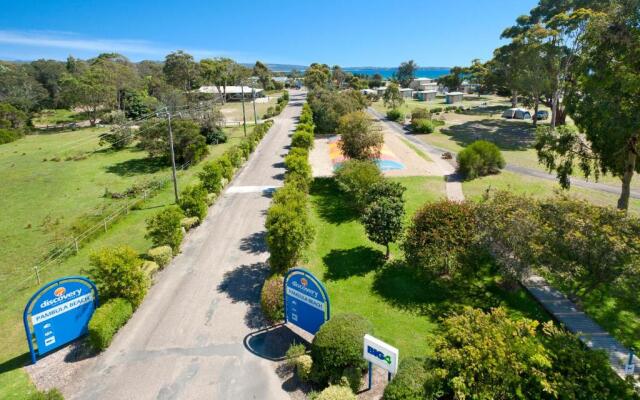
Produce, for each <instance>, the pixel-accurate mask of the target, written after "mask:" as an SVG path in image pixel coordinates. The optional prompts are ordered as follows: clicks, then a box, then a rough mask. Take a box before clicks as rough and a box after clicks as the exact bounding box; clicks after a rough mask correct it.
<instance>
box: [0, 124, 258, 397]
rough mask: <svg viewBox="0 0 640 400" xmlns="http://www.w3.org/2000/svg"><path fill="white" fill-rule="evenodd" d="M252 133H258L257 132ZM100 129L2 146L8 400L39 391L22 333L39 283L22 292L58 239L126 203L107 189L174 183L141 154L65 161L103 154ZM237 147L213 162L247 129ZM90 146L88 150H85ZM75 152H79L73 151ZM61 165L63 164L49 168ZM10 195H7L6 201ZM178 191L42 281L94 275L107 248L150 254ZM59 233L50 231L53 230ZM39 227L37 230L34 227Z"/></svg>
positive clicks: (2, 385)
mask: <svg viewBox="0 0 640 400" xmlns="http://www.w3.org/2000/svg"><path fill="white" fill-rule="evenodd" d="M249 129H252V128H249ZM99 132H100V131H99V130H98V129H84V130H79V131H75V132H68V133H60V134H55V135H41V136H28V137H26V138H24V139H22V140H20V141H17V142H14V143H11V144H7V145H2V146H0V165H2V166H3V167H4V168H9V171H11V173H9V174H7V175H6V176H5V181H4V186H3V187H4V188H6V189H7V190H6V192H5V191H4V190H3V196H1V197H0V205H1V206H2V207H4V209H5V210H8V212H7V214H6V215H11V217H12V218H7V219H3V223H2V224H1V225H0V237H1V238H2V242H3V243H7V245H5V246H2V247H1V248H0V260H1V262H0V277H1V280H0V289H2V291H1V292H2V294H0V298H1V299H2V306H0V325H1V326H2V327H3V328H4V329H3V333H4V334H3V336H2V339H0V398H1V399H5V398H7V399H14V398H15V399H21V398H23V397H25V396H26V395H27V394H28V393H29V392H30V391H31V390H33V387H32V386H31V384H30V383H29V380H28V378H27V376H26V374H25V373H24V372H23V370H22V368H20V367H21V366H22V365H24V363H25V362H26V361H27V352H28V348H27V343H26V340H25V337H24V328H23V326H22V309H23V307H24V305H25V303H26V301H27V299H28V297H29V296H30V295H31V294H32V293H33V292H34V291H35V289H36V288H37V285H36V282H35V280H34V279H30V280H28V282H26V283H24V284H20V281H22V280H23V278H24V277H25V276H28V275H29V274H31V273H32V270H31V267H32V266H33V263H34V262H35V260H38V259H39V257H40V256H41V255H42V254H44V253H46V251H47V249H48V248H49V247H48V246H50V245H51V242H52V241H55V239H56V237H57V235H62V234H64V233H68V232H69V226H70V224H71V223H72V222H73V221H74V220H75V219H76V218H77V217H79V216H83V215H86V213H92V212H96V211H97V210H102V209H104V208H107V209H110V207H111V206H112V205H113V203H119V202H122V201H123V200H111V199H105V198H103V197H102V196H103V194H104V191H105V188H108V189H109V190H111V191H122V190H124V189H126V188H128V187H130V186H131V185H132V184H134V183H139V182H141V181H145V180H149V179H153V178H158V177H164V176H167V177H169V176H170V169H168V168H167V167H164V166H158V165H156V163H153V162H149V161H148V160H147V159H146V153H144V152H140V151H137V150H135V149H133V148H130V149H125V150H122V151H120V152H112V151H104V152H97V153H93V154H90V155H88V156H87V158H85V159H81V160H79V161H64V159H65V158H66V157H67V156H72V157H73V156H76V155H78V154H79V155H82V154H87V153H88V152H90V151H93V150H94V149H95V148H97V142H98V139H97V136H98V134H99ZM227 134H228V135H229V136H230V140H229V142H228V143H226V144H222V145H217V146H211V147H210V154H209V156H208V159H215V158H216V157H218V156H219V155H220V154H222V152H224V150H225V149H227V148H228V147H230V146H231V145H233V144H234V143H237V142H239V140H240V138H241V136H242V135H243V131H242V128H233V129H227ZM85 140H86V142H85ZM72 146H74V147H72ZM53 157H59V158H60V159H61V160H63V161H59V162H54V161H42V160H43V159H44V158H47V159H49V158H53ZM201 166H202V163H200V164H198V165H197V166H194V167H192V168H189V169H187V170H184V171H181V172H179V174H178V182H179V186H180V187H184V186H185V185H187V184H189V183H190V182H193V181H195V180H196V179H197V173H198V172H199V171H200V169H201ZM4 193H6V195H4ZM173 202H174V199H173V188H172V186H171V185H169V184H167V185H165V187H164V188H163V189H162V190H160V191H159V192H158V193H157V194H156V195H155V196H154V197H152V198H151V199H149V200H147V201H146V202H144V203H143V205H142V206H141V207H140V209H138V210H132V211H131V212H130V213H129V214H128V215H126V216H124V217H123V218H121V219H120V220H118V221H117V222H116V223H115V224H114V225H112V226H110V227H109V230H108V231H107V232H106V233H103V234H101V235H100V236H98V237H96V238H95V239H94V240H93V241H91V242H88V243H87V244H86V245H85V246H83V247H81V248H80V251H79V252H78V254H77V255H74V256H72V257H70V258H67V259H66V260H64V261H62V262H61V263H59V264H54V265H52V266H51V267H49V268H48V269H45V270H44V271H42V273H41V279H42V281H43V282H47V281H50V280H52V279H55V278H58V277H61V276H65V275H70V274H78V273H82V271H83V270H85V269H86V268H87V267H88V257H89V254H91V252H92V251H94V250H96V249H100V248H102V247H105V246H112V245H120V244H124V243H126V244H128V245H130V246H132V247H134V248H135V249H136V250H137V251H139V252H141V253H144V252H146V250H147V249H148V248H149V247H150V245H151V244H150V242H149V241H148V240H147V239H145V238H144V235H145V226H146V225H145V220H146V219H147V218H148V217H150V216H151V215H153V214H155V213H156V212H158V211H159V210H160V209H161V208H162V207H166V206H168V205H171V204H173ZM43 221H58V222H57V223H54V224H53V226H54V228H51V229H49V228H48V226H49V225H51V222H47V223H43ZM29 224H31V227H30V228H27V226H28V225H29Z"/></svg>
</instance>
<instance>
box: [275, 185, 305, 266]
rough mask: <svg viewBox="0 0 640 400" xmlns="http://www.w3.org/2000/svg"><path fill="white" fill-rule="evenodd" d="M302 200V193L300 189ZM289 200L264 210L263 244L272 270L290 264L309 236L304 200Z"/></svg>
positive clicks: (293, 261) (296, 260)
mask: <svg viewBox="0 0 640 400" xmlns="http://www.w3.org/2000/svg"><path fill="white" fill-rule="evenodd" d="M302 195H303V196H304V198H305V200H306V194H305V193H302ZM305 200H303V201H301V202H300V203H301V204H300V205H299V206H297V207H294V205H293V204H279V203H274V204H272V205H271V207H269V210H268V211H267V221H266V223H265V227H266V229H267V237H266V241H267V247H268V248H269V252H270V254H271V255H270V257H269V265H270V266H271V269H272V271H273V272H275V273H284V272H286V271H287V270H288V269H290V268H293V267H294V266H295V264H296V263H297V262H298V260H299V259H300V257H302V254H303V253H304V251H305V250H306V249H307V247H309V245H310V244H311V241H312V239H313V233H314V231H313V227H312V226H311V224H310V223H309V215H308V213H309V211H308V209H307V205H306V201H305Z"/></svg>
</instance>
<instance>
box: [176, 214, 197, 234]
mask: <svg viewBox="0 0 640 400" xmlns="http://www.w3.org/2000/svg"><path fill="white" fill-rule="evenodd" d="M199 223H200V218H198V217H185V218H182V219H181V220H180V226H181V227H183V228H184V230H185V231H188V230H191V229H193V228H194V227H196V226H198V224H199Z"/></svg>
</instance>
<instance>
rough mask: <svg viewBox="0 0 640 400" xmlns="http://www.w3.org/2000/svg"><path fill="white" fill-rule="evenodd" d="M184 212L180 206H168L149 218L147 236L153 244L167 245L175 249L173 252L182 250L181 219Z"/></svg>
mask: <svg viewBox="0 0 640 400" xmlns="http://www.w3.org/2000/svg"><path fill="white" fill-rule="evenodd" d="M182 218H184V214H183V213H182V211H180V209H179V208H178V207H168V208H165V209H164V210H162V211H160V212H159V213H157V214H156V215H154V216H153V217H151V218H149V219H148V220H147V234H146V236H145V237H146V238H149V239H151V241H152V242H153V245H154V246H156V247H158V246H164V245H167V246H169V247H171V249H172V250H173V254H178V252H179V251H180V243H181V242H182V236H183V234H182V227H181V226H180V221H182Z"/></svg>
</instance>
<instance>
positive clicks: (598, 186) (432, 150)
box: [367, 107, 640, 199]
mask: <svg viewBox="0 0 640 400" xmlns="http://www.w3.org/2000/svg"><path fill="white" fill-rule="evenodd" d="M367 111H368V112H369V114H371V115H372V116H374V117H375V118H376V119H378V120H380V121H382V122H383V123H384V124H386V125H387V126H388V127H389V128H390V129H392V130H394V131H395V132H397V133H400V134H402V135H404V136H405V137H406V138H407V139H409V140H411V142H413V143H414V144H416V145H417V146H419V147H420V148H421V149H422V150H424V151H426V152H427V153H428V154H429V155H430V156H431V157H432V158H433V157H436V158H438V157H440V156H441V155H442V153H445V152H449V153H451V154H453V156H454V158H455V156H456V153H455V152H454V151H451V150H447V149H443V148H440V147H437V146H433V145H430V144H428V143H426V142H423V141H422V140H420V139H418V138H416V137H415V136H413V135H411V134H410V133H409V132H408V131H406V130H405V129H404V127H403V126H402V125H400V124H398V123H397V122H393V121H389V120H388V119H387V118H386V117H385V116H384V115H383V114H382V113H380V112H378V111H376V110H374V109H373V108H371V107H369V108H368V109H367ZM452 164H455V160H454V161H452ZM504 169H505V170H506V171H510V172H513V173H516V174H521V175H528V176H532V177H535V178H540V179H546V180H551V181H554V182H557V181H558V178H557V177H556V176H555V175H552V174H549V173H547V172H544V171H541V170H538V169H533V168H527V167H521V166H519V165H513V164H507V165H506V166H505V168H504ZM571 186H573V187H581V188H585V189H593V190H599V191H601V192H605V193H611V194H615V195H618V196H619V195H620V191H621V188H620V187H619V186H612V185H607V184H604V183H599V182H593V181H585V180H584V179H579V178H574V177H572V178H571ZM630 197H631V198H633V199H640V192H639V191H637V190H631V195H630Z"/></svg>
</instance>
